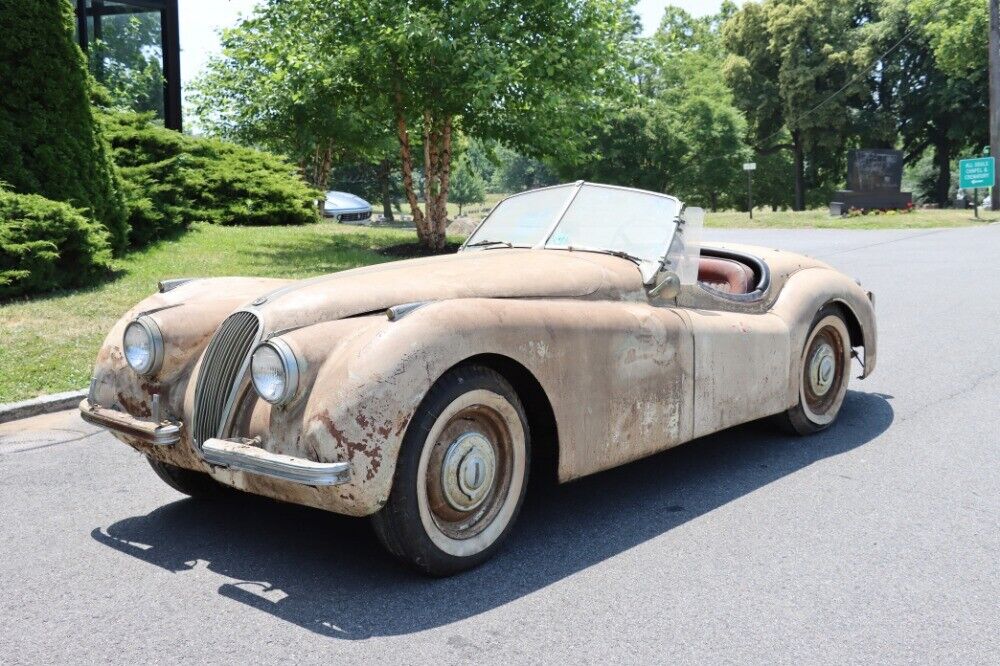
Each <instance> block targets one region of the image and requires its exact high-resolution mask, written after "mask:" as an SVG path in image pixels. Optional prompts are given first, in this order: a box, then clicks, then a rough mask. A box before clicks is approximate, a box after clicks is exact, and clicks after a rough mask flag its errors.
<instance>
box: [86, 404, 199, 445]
mask: <svg viewBox="0 0 1000 666" xmlns="http://www.w3.org/2000/svg"><path fill="white" fill-rule="evenodd" d="M80 417H81V418H82V419H83V420H84V421H86V422H87V423H93V424H94V425H99V426H101V427H102V428H107V429H108V430H113V431H115V432H117V433H121V434H122V435H126V436H128V437H134V438H135V439H138V440H139V441H141V442H143V443H145V444H153V445H154V446H172V445H174V444H176V443H177V442H179V441H180V440H181V424H180V423H179V422H173V421H163V422H160V423H154V422H152V421H143V420H141V419H137V418H135V417H134V416H132V415H131V414H126V413H125V412H120V411H118V410H117V409H108V408H107V407H101V406H100V405H95V404H93V403H92V402H90V400H88V399H87V398H84V399H83V400H82V401H81V402H80Z"/></svg>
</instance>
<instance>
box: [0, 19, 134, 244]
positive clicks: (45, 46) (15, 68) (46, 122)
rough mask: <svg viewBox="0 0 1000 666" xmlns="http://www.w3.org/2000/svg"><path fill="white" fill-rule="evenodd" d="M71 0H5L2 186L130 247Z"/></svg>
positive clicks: (0, 60) (0, 73) (0, 64)
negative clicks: (71, 211) (53, 204)
mask: <svg viewBox="0 0 1000 666" xmlns="http://www.w3.org/2000/svg"><path fill="white" fill-rule="evenodd" d="M72 26H73V10H72V7H71V6H70V3H69V2H68V1H67V0H31V2H24V1H23V0H0V82H2V90H0V181H5V182H6V183H7V184H8V185H9V186H10V188H11V189H13V190H14V191H16V192H21V193H25V194H29V193H30V194H40V195H42V196H43V197H46V198H48V199H54V200H56V201H65V202H68V203H71V204H72V205H73V206H76V207H78V208H82V209H84V210H85V211H86V214H87V215H89V216H90V217H92V218H93V219H95V220H97V221H98V222H100V223H101V224H102V225H103V226H104V227H105V228H106V229H107V230H108V232H109V233H110V239H111V243H112V246H113V247H114V249H115V250H116V251H122V250H124V249H125V247H126V244H127V238H128V223H127V222H126V218H125V205H124V200H123V198H122V195H121V193H120V192H119V191H118V183H117V182H116V176H115V172H114V167H113V165H112V163H111V159H110V155H109V152H108V149H107V146H106V145H105V143H104V142H103V140H102V138H101V135H100V128H99V127H98V125H97V123H96V122H95V119H94V115H93V112H92V109H91V105H90V94H91V92H92V90H91V86H92V85H93V84H92V81H91V79H90V77H89V76H88V74H87V67H86V61H85V58H84V55H83V53H82V52H81V51H80V49H79V48H78V47H77V46H76V44H75V43H74V41H73V27H72Z"/></svg>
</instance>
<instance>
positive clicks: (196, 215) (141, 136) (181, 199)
mask: <svg viewBox="0 0 1000 666" xmlns="http://www.w3.org/2000/svg"><path fill="white" fill-rule="evenodd" d="M150 120H151V117H150V116H148V115H144V114H137V113H108V114H104V115H103V118H102V124H103V126H104V135H105V136H106V137H107V139H108V140H109V141H110V142H111V147H112V155H113V157H114V161H115V163H116V164H117V165H118V169H119V173H120V174H121V179H122V181H123V186H124V192H125V195H126V200H127V205H128V209H129V219H128V221H129V224H130V225H131V227H132V232H131V236H130V239H129V240H130V243H131V245H133V246H135V247H138V246H142V245H145V244H147V243H149V242H150V241H152V240H155V239H158V238H167V237H170V236H172V235H175V234H176V233H178V232H179V231H182V230H184V229H186V228H187V227H188V226H190V225H191V223H192V222H208V223H211V224H223V225H279V224H280V225H284V224H306V223H309V222H315V221H316V220H317V214H316V209H315V205H314V200H315V199H316V198H317V197H319V196H320V194H319V193H318V192H315V191H313V190H312V189H311V188H309V187H308V186H307V185H306V184H305V182H304V181H303V180H302V179H301V178H300V177H299V176H298V175H297V174H296V173H295V167H294V166H293V165H291V164H290V163H289V162H287V161H286V160H284V159H282V158H280V157H278V156H276V155H273V154H270V153H265V152H261V151H258V150H253V149H251V148H245V147H243V146H238V145H236V144H232V143H227V142H224V141H219V140H216V139H208V138H200V137H192V136H188V135H185V134H180V133H178V132H174V131H171V130H167V129H164V128H163V127H160V126H157V125H154V124H152V123H151V122H150Z"/></svg>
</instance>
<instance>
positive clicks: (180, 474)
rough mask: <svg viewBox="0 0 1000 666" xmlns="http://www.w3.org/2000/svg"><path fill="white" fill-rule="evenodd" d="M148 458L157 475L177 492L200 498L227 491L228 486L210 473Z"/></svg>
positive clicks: (212, 496)
mask: <svg viewBox="0 0 1000 666" xmlns="http://www.w3.org/2000/svg"><path fill="white" fill-rule="evenodd" d="M146 460H148V461H149V466H150V467H152V468H153V471H154V472H156V476H158V477H160V478H161V479H162V480H163V482H164V483H166V484H167V485H168V486H170V487H171V488H173V489H174V490H176V491H177V492H180V493H184V494H185V495H190V496H191V497H195V498H198V499H211V498H214V497H219V496H220V495H222V494H224V493H225V492H226V489H227V487H226V486H224V485H222V484H221V483H219V482H217V481H215V480H214V479H213V478H212V477H210V476H209V475H208V474H204V473H202V472H194V471H191V470H189V469H184V468H183V467H177V466H176V465H171V464H170V463H165V462H160V461H159V460H155V459H153V458H150V457H149V456H146Z"/></svg>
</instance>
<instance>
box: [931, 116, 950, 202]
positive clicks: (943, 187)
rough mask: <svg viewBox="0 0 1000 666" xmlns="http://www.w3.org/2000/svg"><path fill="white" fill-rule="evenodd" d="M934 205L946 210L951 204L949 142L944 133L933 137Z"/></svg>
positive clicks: (941, 132)
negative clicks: (935, 172) (935, 173)
mask: <svg viewBox="0 0 1000 666" xmlns="http://www.w3.org/2000/svg"><path fill="white" fill-rule="evenodd" d="M934 168H936V169H937V178H935V179H934V203H936V204H937V205H938V206H940V207H942V208H947V207H948V206H949V205H950V203H951V197H950V196H949V194H951V142H950V141H949V140H948V136H947V132H946V131H943V130H942V131H939V132H937V134H936V135H935V137H934Z"/></svg>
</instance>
